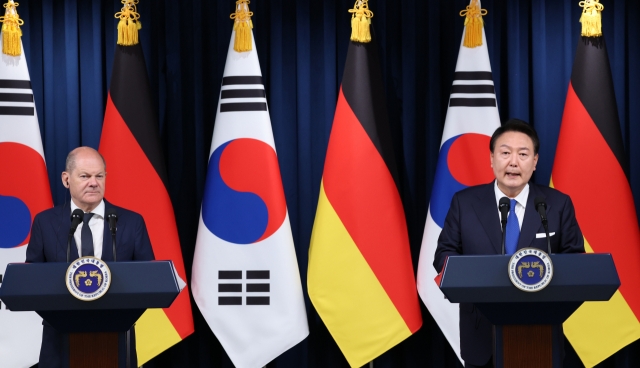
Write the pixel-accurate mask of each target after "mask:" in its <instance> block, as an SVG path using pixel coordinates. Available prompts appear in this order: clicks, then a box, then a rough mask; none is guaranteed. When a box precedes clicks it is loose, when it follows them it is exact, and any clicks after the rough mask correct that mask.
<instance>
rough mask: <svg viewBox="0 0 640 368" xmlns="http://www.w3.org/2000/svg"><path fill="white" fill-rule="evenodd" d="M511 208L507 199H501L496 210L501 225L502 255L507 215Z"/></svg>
mask: <svg viewBox="0 0 640 368" xmlns="http://www.w3.org/2000/svg"><path fill="white" fill-rule="evenodd" d="M510 207H511V205H510V201H509V198H507V197H502V198H500V202H499V204H498V209H499V210H500V222H501V223H502V255H504V254H505V252H504V240H505V236H506V234H507V215H508V214H509V208H510Z"/></svg>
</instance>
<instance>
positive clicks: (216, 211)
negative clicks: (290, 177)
mask: <svg viewBox="0 0 640 368" xmlns="http://www.w3.org/2000/svg"><path fill="white" fill-rule="evenodd" d="M281 180H282V179H281V177H280V168H279V165H278V157H277V155H276V152H275V151H274V149H273V148H272V147H271V146H269V145H268V144H266V143H264V142H262V141H260V140H257V139H251V138H239V139H234V140H231V141H229V142H226V143H224V144H222V145H220V146H219V147H218V148H216V149H215V151H214V152H213V154H212V155H211V158H210V160H209V168H208V172H207V187H206V188H205V192H204V198H203V200H202V220H203V222H204V224H205V226H206V227H207V229H209V231H211V232H212V233H213V234H215V235H216V236H217V237H219V238H220V239H223V240H225V241H228V242H230V243H235V244H251V243H256V242H259V241H261V240H264V239H266V238H268V237H269V236H271V235H273V233H275V232H276V230H278V229H279V228H280V226H281V225H282V223H283V222H284V219H285V217H286V214H287V204H286V201H285V197H284V191H283V188H282V181H281Z"/></svg>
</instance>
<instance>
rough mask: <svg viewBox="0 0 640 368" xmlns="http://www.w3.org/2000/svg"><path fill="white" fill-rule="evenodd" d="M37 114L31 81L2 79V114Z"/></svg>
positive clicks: (0, 89) (0, 85) (0, 93)
mask: <svg viewBox="0 0 640 368" xmlns="http://www.w3.org/2000/svg"><path fill="white" fill-rule="evenodd" d="M2 115H24V116H34V115H35V104H34V103H33V92H32V91H31V81H28V80H14V79H0V116H2Z"/></svg>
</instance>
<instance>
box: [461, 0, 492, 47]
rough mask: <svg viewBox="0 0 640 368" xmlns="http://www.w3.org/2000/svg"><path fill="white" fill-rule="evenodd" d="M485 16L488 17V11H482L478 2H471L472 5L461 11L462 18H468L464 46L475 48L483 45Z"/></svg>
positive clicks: (465, 23) (476, 0)
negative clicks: (483, 18)
mask: <svg viewBox="0 0 640 368" xmlns="http://www.w3.org/2000/svg"><path fill="white" fill-rule="evenodd" d="M485 15H487V9H481V8H480V2H479V1H478V0H471V4H469V5H468V6H467V8H466V9H465V10H461V11H460V16H461V17H466V18H465V20H464V26H465V28H466V31H465V32H464V42H463V43H462V45H463V46H465V47H469V48H474V47H477V46H481V45H482V27H484V21H483V20H482V17H483V16H485Z"/></svg>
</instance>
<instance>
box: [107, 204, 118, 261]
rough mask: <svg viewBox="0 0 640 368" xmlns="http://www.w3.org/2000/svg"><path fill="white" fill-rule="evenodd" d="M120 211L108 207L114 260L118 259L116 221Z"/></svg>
mask: <svg viewBox="0 0 640 368" xmlns="http://www.w3.org/2000/svg"><path fill="white" fill-rule="evenodd" d="M117 212H118V211H116V209H115V208H113V207H111V208H109V209H107V213H106V216H107V220H108V221H109V230H111V250H112V252H113V261H114V262H115V261H116V223H117V222H118V213H117Z"/></svg>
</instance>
